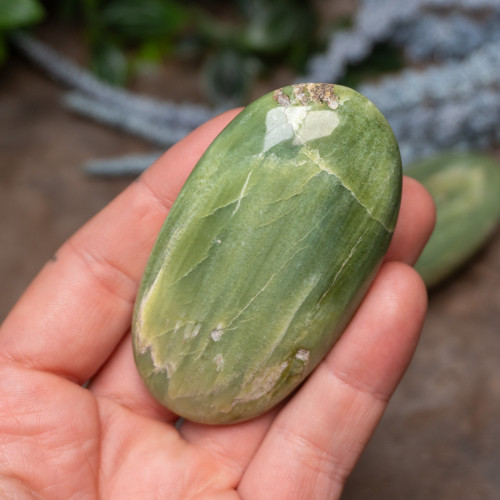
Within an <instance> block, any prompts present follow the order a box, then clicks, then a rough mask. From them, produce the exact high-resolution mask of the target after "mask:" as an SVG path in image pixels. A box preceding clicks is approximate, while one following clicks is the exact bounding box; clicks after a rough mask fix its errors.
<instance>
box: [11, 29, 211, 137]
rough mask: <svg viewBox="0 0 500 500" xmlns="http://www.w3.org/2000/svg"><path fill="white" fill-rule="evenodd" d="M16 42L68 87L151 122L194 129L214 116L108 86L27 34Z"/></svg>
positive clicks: (197, 108)
mask: <svg viewBox="0 0 500 500" xmlns="http://www.w3.org/2000/svg"><path fill="white" fill-rule="evenodd" d="M12 42H13V43H14V44H15V45H16V47H17V48H19V49H20V50H21V51H22V52H23V53H24V54H25V55H26V56H28V57H29V58H30V59H31V60H32V61H33V62H35V63H36V64H38V65H39V66H40V67H42V68H43V69H44V70H45V71H47V72H48V73H49V74H50V75H52V76H53V77H54V78H56V79H58V80H59V81H61V82H62V83H64V84H65V85H67V86H69V87H71V88H73V89H75V90H79V91H80V92H81V93H86V94H88V95H90V96H92V97H93V98H94V99H98V100H101V101H102V102H104V103H110V104H112V105H114V106H116V107H119V108H123V109H127V110H128V113H129V114H135V115H141V116H144V117H146V119H147V120H148V121H157V122H159V123H171V124H175V125H176V126H180V127H182V128H186V129H193V128H195V127H197V126H198V125H200V124H201V123H204V122H205V121H207V120H208V119H209V118H210V117H212V116H213V115H214V111H213V110H211V109H209V108H208V107H206V106H202V105H195V104H175V103H172V102H169V101H162V100H159V99H153V98H151V97H147V96H144V95H140V94H136V93H132V92H129V91H127V90H124V89H119V88H116V87H113V86H111V85H108V84H106V83H104V82H102V81H100V80H99V79H98V78H96V77H95V76H93V75H92V74H91V73H90V72H88V71H86V70H84V69H82V68H80V67H79V66H78V65H76V64H75V63H73V62H72V61H70V60H68V59H66V58H64V57H63V56H61V55H60V54H58V53H57V52H56V51H54V50H53V49H51V48H50V47H48V46H46V45H45V44H43V43H41V42H40V41H38V40H37V39H35V38H33V37H32V36H30V35H27V34H25V33H21V32H18V33H15V34H13V35H12Z"/></svg>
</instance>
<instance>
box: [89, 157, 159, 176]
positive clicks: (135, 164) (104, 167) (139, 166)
mask: <svg viewBox="0 0 500 500" xmlns="http://www.w3.org/2000/svg"><path fill="white" fill-rule="evenodd" d="M161 155H162V152H156V153H146V154H135V155H127V156H121V157H116V158H98V159H95V160H91V161H88V162H87V163H85V164H84V165H83V168H84V170H85V172H86V173H87V174H89V175H98V176H101V177H120V176H123V175H132V176H137V175H140V174H141V173H142V172H144V170H146V169H147V168H148V167H150V166H151V165H152V164H153V163H154V162H155V161H156V160H157V159H158V158H159V157H160V156H161Z"/></svg>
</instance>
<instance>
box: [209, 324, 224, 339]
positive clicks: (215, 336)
mask: <svg viewBox="0 0 500 500" xmlns="http://www.w3.org/2000/svg"><path fill="white" fill-rule="evenodd" d="M210 336H211V337H212V340H213V341H214V342H219V340H220V339H221V338H222V325H217V328H215V329H214V330H212V332H211V333H210Z"/></svg>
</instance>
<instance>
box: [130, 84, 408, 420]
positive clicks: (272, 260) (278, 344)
mask: <svg viewBox="0 0 500 500" xmlns="http://www.w3.org/2000/svg"><path fill="white" fill-rule="evenodd" d="M400 198H401V159H400V154H399V149H398V145H397V143H396V140H395V138H394V135H393V133H392V131H391V129H390V127H389V125H388V123H387V121H386V120H385V118H384V117H383V116H382V114H381V113H380V112H379V111H378V110H377V109H376V107H375V106H374V105H373V104H372V103H371V102H370V101H369V100H368V99H366V98H365V97H363V96H362V95H360V94H359V93H357V92H355V91H353V90H351V89H349V88H346V87H342V86H337V85H335V86H333V85H328V84H312V83H311V84H299V85H294V86H289V87H284V88H281V89H278V90H276V91H274V92H271V93H269V94H267V95H265V96H263V97H261V98H260V99H258V100H256V101H255V102H253V103H252V104H250V105H249V106H248V107H247V108H246V109H245V110H243V111H242V112H241V113H240V114H239V115H238V116H237V117H236V118H235V119H234V120H233V121H232V122H231V123H230V124H229V125H228V126H227V127H226V128H225V129H224V130H223V131H222V132H221V133H220V135H219V136H218V137H217V138H216V139H215V141H214V142H213V143H212V145H211V146H210V147H209V148H208V150H207V151H206V152H205V154H204V155H203V156H202V158H201V159H200V161H199V162H198V164H197V165H196V167H195V169H194V170H193V172H192V174H191V175H190V177H189V178H188V180H187V182H186V184H185V185H184V187H183V189H182V190H181V193H180V194H179V196H178V198H177V200H176V201H175V203H174V205H173V207H172V209H171V211H170V213H169V215H168V217H167V219H166V221H165V223H164V225H163V228H162V229H161V232H160V234H159V236H158V239H157V242H156V244H155V246H154V249H153V252H152V254H151V257H150V259H149V262H148V264H147V268H146V271H145V273H144V277H143V280H142V283H141V286H140V290H139V293H138V296H137V302H136V306H135V312H134V318H133V346H134V356H135V361H136V364H137V367H138V370H139V372H140V374H141V376H142V378H143V379H144V381H145V383H146V385H147V387H148V389H149V390H150V391H151V393H152V394H153V396H154V397H155V398H156V399H157V400H158V401H159V402H160V403H162V404H163V405H165V406H166V407H168V408H169V409H170V410H172V411H173V412H175V413H177V414H178V415H179V416H182V417H184V418H187V419H190V420H193V421H196V422H202V423H209V424H222V423H232V422H237V421H242V420H246V419H249V418H252V417H255V416H257V415H259V414H261V413H263V412H265V411H267V410H269V409H270V408H272V407H273V406H274V405H276V404H277V403H279V402H280V401H282V400H283V399H284V398H286V397H287V396H288V395H290V393H291V392H292V391H293V390H294V389H296V388H297V387H298V386H299V384H301V382H303V381H304V379H305V378H306V377H307V376H308V375H309V374H310V373H311V371H312V370H313V369H314V368H315V367H316V366H317V365H318V363H319V362H320V361H321V359H322V358H323V357H324V356H325V355H326V353H327V352H328V351H329V349H330V348H331V347H332V346H333V344H334V343H335V341H336V340H337V339H338V337H339V336H340V335H341V333H342V331H343V330H344V329H345V327H346V325H347V324H348V322H349V321H350V319H351V317H352V316H353V314H354V312H355V311H356V308H357V307H358V305H359V304H360V302H361V300H362V298H363V296H364V295H365V293H366V291H367V289H368V287H369V285H370V283H371V282H372V280H373V278H374V275H375V273H376V271H377V269H378V267H379V264H380V262H381V260H382V258H383V256H384V254H385V252H386V250H387V247H388V245H389V242H390V240H391V236H392V234H393V231H394V226H395V224H396V218H397V214H398V210H399V204H400Z"/></svg>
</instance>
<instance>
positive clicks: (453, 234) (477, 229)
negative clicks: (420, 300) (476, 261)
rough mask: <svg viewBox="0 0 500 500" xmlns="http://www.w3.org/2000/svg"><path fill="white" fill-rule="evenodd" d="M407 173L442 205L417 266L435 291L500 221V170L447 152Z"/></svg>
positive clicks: (480, 158) (485, 160) (487, 161)
mask: <svg viewBox="0 0 500 500" xmlns="http://www.w3.org/2000/svg"><path fill="white" fill-rule="evenodd" d="M405 173H406V174H408V175H409V176H410V177H414V178H415V179H417V180H418V181H420V182H421V183H422V184H423V185H424V186H425V187H426V188H427V190H428V191H429V193H430V194H431V195H432V197H433V199H434V202H435V205H436V214H437V219H436V227H435V228H434V232H433V234H432V236H431V238H430V240H429V242H428V243H427V245H426V247H425V248H424V251H423V252H422V254H421V256H420V258H419V259H418V261H417V264H416V265H415V268H416V269H417V271H418V272H419V273H420V275H421V276H422V278H423V280H424V282H425V284H426V285H427V286H428V287H429V288H432V287H434V286H437V285H438V284H440V283H442V282H443V281H444V280H445V279H446V278H448V277H450V276H451V275H452V274H453V273H454V272H455V271H456V270H458V269H459V268H460V267H462V266H463V265H464V263H465V262H467V260H468V259H470V258H471V257H472V256H473V255H474V254H475V253H476V252H477V250H479V249H480V248H481V247H482V246H483V245H484V243H485V242H486V241H487V239H488V238H489V237H490V236H491V234H492V232H493V231H494V229H495V228H496V227H497V226H498V223H499V221H500V167H499V165H497V163H496V162H495V161H494V160H493V159H492V158H490V157H488V156H486V155H483V154H479V153H463V152H446V153H439V154H437V155H434V156H431V157H429V158H426V159H424V160H420V161H418V162H415V163H413V164H411V165H408V167H407V168H406V169H405Z"/></svg>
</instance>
